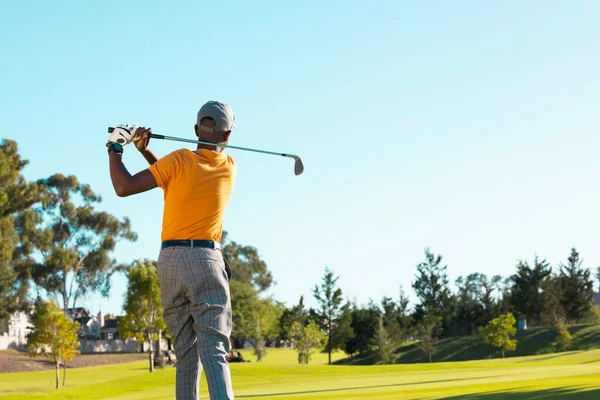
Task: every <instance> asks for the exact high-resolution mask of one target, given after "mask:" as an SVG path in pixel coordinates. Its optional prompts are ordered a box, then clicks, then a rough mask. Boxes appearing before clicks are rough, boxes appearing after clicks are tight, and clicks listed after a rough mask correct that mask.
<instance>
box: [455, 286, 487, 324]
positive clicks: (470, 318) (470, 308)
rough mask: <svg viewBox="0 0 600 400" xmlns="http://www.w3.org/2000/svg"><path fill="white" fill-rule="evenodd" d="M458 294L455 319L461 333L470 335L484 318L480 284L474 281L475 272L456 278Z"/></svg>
mask: <svg viewBox="0 0 600 400" xmlns="http://www.w3.org/2000/svg"><path fill="white" fill-rule="evenodd" d="M456 286H457V287H458V296H457V301H456V320H457V322H458V325H459V326H460V328H461V331H463V333H465V334H467V335H470V334H472V333H473V332H476V331H477V328H478V327H479V326H481V325H482V323H483V320H484V312H485V309H484V306H483V304H482V302H481V301H480V300H481V297H482V295H481V292H480V289H481V288H480V286H478V285H477V283H476V282H475V274H471V275H469V276H468V277H467V278H466V279H465V278H463V277H462V276H461V277H458V278H457V279H456Z"/></svg>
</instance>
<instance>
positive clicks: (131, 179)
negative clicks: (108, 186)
mask: <svg viewBox="0 0 600 400" xmlns="http://www.w3.org/2000/svg"><path fill="white" fill-rule="evenodd" d="M122 157H123V156H122V154H119V153H116V152H114V151H111V152H110V153H109V155H108V159H109V161H108V162H109V169H110V179H111V181H112V184H113V187H114V189H115V193H116V194H117V196H119V197H126V196H131V195H132V194H137V193H142V192H145V191H147V190H150V189H154V188H155V187H156V186H157V184H156V179H154V175H152V173H151V172H150V169H145V170H143V171H140V172H138V173H137V174H135V175H133V176H131V174H130V173H129V171H127V168H125V165H124V164H123V159H122Z"/></svg>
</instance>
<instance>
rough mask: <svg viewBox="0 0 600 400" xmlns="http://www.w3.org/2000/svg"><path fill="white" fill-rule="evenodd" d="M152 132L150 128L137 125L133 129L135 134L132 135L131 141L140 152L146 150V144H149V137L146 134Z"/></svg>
mask: <svg viewBox="0 0 600 400" xmlns="http://www.w3.org/2000/svg"><path fill="white" fill-rule="evenodd" d="M149 133H152V128H148V129H146V128H144V127H143V126H141V127H139V128H137V129H136V131H135V136H134V137H133V142H134V143H135V148H136V149H138V151H139V152H140V153H142V154H144V153H145V152H146V151H148V150H149V149H148V146H149V145H150V138H149V137H148V134H149Z"/></svg>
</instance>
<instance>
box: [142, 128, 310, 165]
mask: <svg viewBox="0 0 600 400" xmlns="http://www.w3.org/2000/svg"><path fill="white" fill-rule="evenodd" d="M148 137H150V138H153V139H164V140H172V141H175V142H185V143H194V144H206V145H210V146H217V147H226V148H228V149H236V150H245V151H253V152H255V153H262V154H270V155H273V156H281V157H290V158H293V159H297V158H299V157H298V156H296V155H294V154H287V153H277V152H274V151H267V150H258V149H250V148H248V147H240V146H232V145H228V144H222V143H212V142H204V141H202V140H194V139H184V138H178V137H174V136H166V135H158V134H156V133H149V134H148Z"/></svg>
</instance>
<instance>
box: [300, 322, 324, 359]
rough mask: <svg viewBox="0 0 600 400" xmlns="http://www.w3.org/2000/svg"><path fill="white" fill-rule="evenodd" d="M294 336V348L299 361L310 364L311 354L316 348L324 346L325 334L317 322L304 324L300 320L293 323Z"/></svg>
mask: <svg viewBox="0 0 600 400" xmlns="http://www.w3.org/2000/svg"><path fill="white" fill-rule="evenodd" d="M292 337H293V340H294V348H295V349H296V352H297V353H298V363H299V364H308V363H309V362H310V356H311V354H312V353H313V352H314V351H315V350H319V349H321V348H323V343H324V342H325V340H326V336H325V334H323V332H322V331H321V329H320V328H319V325H317V324H316V323H315V322H310V323H309V324H308V325H303V324H301V323H300V322H294V324H293V325H292Z"/></svg>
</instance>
